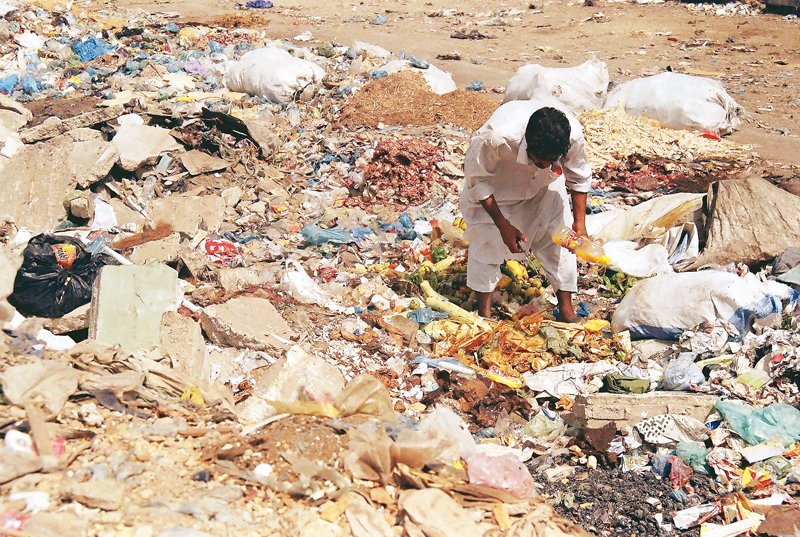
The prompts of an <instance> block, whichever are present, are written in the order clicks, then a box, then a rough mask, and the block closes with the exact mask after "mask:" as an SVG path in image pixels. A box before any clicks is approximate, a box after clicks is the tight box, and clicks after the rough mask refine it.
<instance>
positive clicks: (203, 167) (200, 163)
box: [181, 149, 230, 175]
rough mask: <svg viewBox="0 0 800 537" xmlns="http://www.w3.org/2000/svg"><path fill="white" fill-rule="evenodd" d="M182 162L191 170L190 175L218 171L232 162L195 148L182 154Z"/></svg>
mask: <svg viewBox="0 0 800 537" xmlns="http://www.w3.org/2000/svg"><path fill="white" fill-rule="evenodd" d="M181 164H183V167H184V168H186V171H188V172H189V175H200V174H201V173H209V172H216V171H219V170H224V169H225V168H227V167H228V166H230V163H229V162H228V161H226V160H222V159H221V158H217V157H212V156H211V155H209V154H207V153H204V152H202V151H198V150H197V149H193V150H191V151H189V152H188V153H183V154H182V155H181Z"/></svg>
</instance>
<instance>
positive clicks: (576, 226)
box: [572, 221, 589, 239]
mask: <svg viewBox="0 0 800 537" xmlns="http://www.w3.org/2000/svg"><path fill="white" fill-rule="evenodd" d="M572 231H574V232H575V233H577V234H578V236H579V237H586V238H587V239H588V238H589V234H588V233H587V232H586V224H585V223H584V222H577V221H576V222H573V224H572Z"/></svg>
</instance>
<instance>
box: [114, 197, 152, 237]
mask: <svg viewBox="0 0 800 537" xmlns="http://www.w3.org/2000/svg"><path fill="white" fill-rule="evenodd" d="M110 204H111V208H112V209H114V214H115V215H116V217H117V224H118V225H119V227H120V228H124V229H128V230H131V231H135V230H140V229H142V228H143V227H144V224H145V222H147V219H146V218H145V217H144V216H142V215H141V214H140V213H137V212H136V211H134V210H133V209H131V208H130V207H128V206H127V205H125V202H123V201H122V200H121V199H119V198H112V199H111V202H110Z"/></svg>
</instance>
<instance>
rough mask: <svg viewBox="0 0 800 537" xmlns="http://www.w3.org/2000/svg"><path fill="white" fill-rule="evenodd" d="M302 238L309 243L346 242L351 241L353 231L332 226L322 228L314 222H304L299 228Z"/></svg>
mask: <svg viewBox="0 0 800 537" xmlns="http://www.w3.org/2000/svg"><path fill="white" fill-rule="evenodd" d="M300 233H302V235H303V238H304V239H305V240H306V242H307V243H309V244H314V245H317V244H325V243H326V242H330V243H332V244H347V243H350V242H353V241H354V239H353V233H352V232H351V231H350V230H349V229H343V228H340V227H334V228H330V229H322V228H321V227H319V226H317V225H315V224H306V225H305V226H303V229H301V230H300Z"/></svg>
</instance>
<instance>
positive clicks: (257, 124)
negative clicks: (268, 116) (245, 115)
mask: <svg viewBox="0 0 800 537" xmlns="http://www.w3.org/2000/svg"><path fill="white" fill-rule="evenodd" d="M244 124H245V125H246V126H247V132H248V134H249V135H250V138H251V139H252V140H253V141H254V142H255V143H256V145H258V148H259V149H260V150H261V156H262V157H264V158H265V159H266V158H268V157H270V156H272V155H273V154H274V153H275V152H276V151H278V150H279V149H280V148H281V147H283V140H282V139H281V137H280V136H278V135H277V134H276V132H282V131H280V130H278V129H276V127H275V123H274V122H273V121H265V120H258V119H248V120H244Z"/></svg>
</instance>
